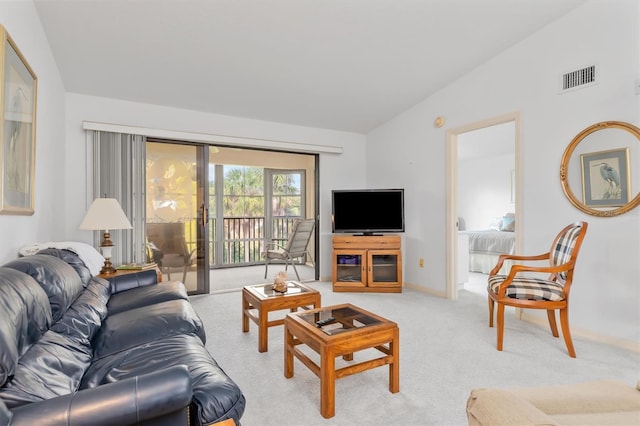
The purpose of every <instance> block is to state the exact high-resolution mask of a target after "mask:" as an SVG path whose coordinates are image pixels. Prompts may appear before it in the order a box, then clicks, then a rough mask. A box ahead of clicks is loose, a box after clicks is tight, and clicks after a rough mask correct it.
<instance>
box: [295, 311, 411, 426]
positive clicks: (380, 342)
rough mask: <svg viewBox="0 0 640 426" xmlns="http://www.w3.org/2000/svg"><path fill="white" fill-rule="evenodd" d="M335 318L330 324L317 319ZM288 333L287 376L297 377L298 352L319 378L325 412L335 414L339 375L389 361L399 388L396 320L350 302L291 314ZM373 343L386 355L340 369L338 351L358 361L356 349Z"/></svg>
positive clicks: (394, 389)
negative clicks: (313, 355) (314, 355)
mask: <svg viewBox="0 0 640 426" xmlns="http://www.w3.org/2000/svg"><path fill="white" fill-rule="evenodd" d="M330 318H333V320H332V321H330V322H329V323H328V324H326V325H318V324H317V322H318V321H320V320H326V319H330ZM284 335H285V342H284V345H285V351H284V376H285V377H286V378H291V377H293V358H294V356H295V357H296V358H298V359H299V360H300V361H301V362H302V363H303V364H304V365H306V366H307V367H308V368H309V369H310V370H311V371H312V372H313V373H314V374H315V375H316V376H318V377H319V378H320V413H321V414H322V416H323V417H325V418H330V417H333V416H334V415H335V381H336V379H340V378H342V377H346V376H349V375H351V374H355V373H360V372H362V371H365V370H369V369H371V368H375V367H381V366H383V365H386V364H388V365H389V391H390V392H391V393H396V392H398V391H399V390H400V375H399V371H400V369H399V365H400V357H399V352H400V331H399V329H398V325H397V324H396V323H394V322H392V321H389V320H387V319H385V318H382V317H380V316H378V315H376V314H373V313H371V312H368V311H365V310H364V309H362V308H359V307H357V306H354V305H351V304H348V303H347V304H342V305H335V306H326V307H324V308H319V309H313V310H309V311H306V312H296V313H290V314H288V315H287V316H286V318H285V319H284ZM300 344H305V345H307V346H308V347H309V348H311V349H313V350H314V351H315V352H317V353H318V354H319V355H320V365H318V364H316V363H315V362H314V361H313V360H312V359H311V358H309V357H308V356H307V355H305V354H304V353H303V352H302V351H301V350H300V349H299V348H297V347H296V346H297V345H300ZM369 348H375V349H377V350H378V351H380V352H382V353H383V354H384V356H382V357H380V358H374V359H370V360H368V361H363V362H360V363H357V364H349V365H347V366H346V367H343V368H339V369H336V363H335V362H336V357H338V356H342V358H343V359H344V360H346V361H353V353H354V352H357V351H361V350H364V349H369Z"/></svg>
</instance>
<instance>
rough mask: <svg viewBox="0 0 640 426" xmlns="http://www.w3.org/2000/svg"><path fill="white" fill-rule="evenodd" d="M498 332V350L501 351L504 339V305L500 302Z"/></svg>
mask: <svg viewBox="0 0 640 426" xmlns="http://www.w3.org/2000/svg"><path fill="white" fill-rule="evenodd" d="M496 331H497V338H498V344H497V349H498V350H499V351H501V350H502V338H503V336H504V305H503V304H502V303H500V302H498V329H497V330H496Z"/></svg>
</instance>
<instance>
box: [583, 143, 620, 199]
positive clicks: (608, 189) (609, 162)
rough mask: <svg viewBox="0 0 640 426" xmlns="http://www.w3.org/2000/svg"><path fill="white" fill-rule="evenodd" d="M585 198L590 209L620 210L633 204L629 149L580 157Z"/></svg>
mask: <svg viewBox="0 0 640 426" xmlns="http://www.w3.org/2000/svg"><path fill="white" fill-rule="evenodd" d="M580 164H581V168H582V198H583V202H584V204H585V205H586V206H589V207H619V206H623V205H625V204H627V203H628V202H629V197H630V195H631V184H630V182H631V179H630V166H629V148H628V147H627V148H620V149H612V150H608V151H599V152H591V153H585V154H581V155H580Z"/></svg>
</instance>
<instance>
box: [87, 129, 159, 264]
mask: <svg viewBox="0 0 640 426" xmlns="http://www.w3.org/2000/svg"><path fill="white" fill-rule="evenodd" d="M90 133H91V135H90V136H91V139H92V140H93V198H99V197H107V198H115V199H117V200H118V201H119V202H120V205H121V206H122V210H123V211H124V213H125V214H126V215H127V218H128V219H129V222H131V225H132V226H133V229H129V230H110V234H111V240H112V241H113V243H114V244H115V247H114V249H113V255H112V257H111V262H113V264H114V265H116V266H117V265H120V264H123V263H131V262H138V263H140V262H146V260H147V256H146V240H145V222H146V220H145V217H146V213H145V210H146V204H145V199H146V194H145V187H146V185H145V164H146V159H145V142H146V138H145V137H144V136H141V135H129V134H123V133H112V132H101V131H90ZM100 234H101V233H98V232H96V233H95V235H94V242H95V243H96V245H98V244H99V242H100V241H101V239H102V235H100Z"/></svg>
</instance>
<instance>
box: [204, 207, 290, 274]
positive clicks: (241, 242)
mask: <svg viewBox="0 0 640 426" xmlns="http://www.w3.org/2000/svg"><path fill="white" fill-rule="evenodd" d="M296 219H297V217H290V216H289V217H282V216H278V217H274V218H273V222H272V234H273V235H272V238H274V239H279V240H285V241H286V240H287V238H288V237H289V231H290V230H291V229H292V227H293V222H294V221H295V220H296ZM209 225H210V227H209V229H210V230H211V231H210V237H211V240H210V241H209V253H210V259H209V262H210V265H211V266H212V267H221V266H240V265H255V264H258V263H261V262H262V252H263V251H264V250H265V239H266V226H265V225H266V218H265V217H225V218H224V219H223V222H222V232H223V235H222V244H221V245H220V244H219V240H218V236H217V235H216V230H217V228H216V219H215V218H213V219H211V220H210V223H209ZM267 242H268V241H267ZM220 246H221V247H222V253H218V251H219V250H220V249H219V247H220Z"/></svg>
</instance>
